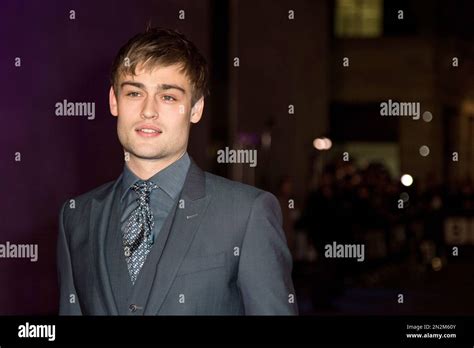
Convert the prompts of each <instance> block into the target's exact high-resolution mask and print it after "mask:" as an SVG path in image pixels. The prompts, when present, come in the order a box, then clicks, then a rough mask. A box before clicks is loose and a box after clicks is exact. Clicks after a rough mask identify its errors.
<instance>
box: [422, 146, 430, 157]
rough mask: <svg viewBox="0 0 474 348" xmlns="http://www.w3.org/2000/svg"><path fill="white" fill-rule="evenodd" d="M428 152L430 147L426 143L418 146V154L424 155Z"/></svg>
mask: <svg viewBox="0 0 474 348" xmlns="http://www.w3.org/2000/svg"><path fill="white" fill-rule="evenodd" d="M429 154H430V148H429V147H428V146H426V145H423V146H421V147H420V155H422V156H423V157H426V156H428V155H429Z"/></svg>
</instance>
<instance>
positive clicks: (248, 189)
mask: <svg viewBox="0 0 474 348" xmlns="http://www.w3.org/2000/svg"><path fill="white" fill-rule="evenodd" d="M205 175H206V185H208V186H210V187H211V188H212V191H213V192H217V193H221V194H222V195H224V196H226V197H227V198H231V197H230V196H229V195H231V196H232V198H236V197H239V198H241V199H242V198H243V199H248V200H250V201H253V200H255V199H256V197H257V196H259V195H261V194H263V193H267V194H269V195H271V196H273V194H272V193H270V192H267V191H264V190H262V189H259V188H257V187H255V186H251V185H247V184H243V183H241V182H238V181H234V180H230V179H227V178H224V177H222V176H218V175H215V174H212V173H209V172H205Z"/></svg>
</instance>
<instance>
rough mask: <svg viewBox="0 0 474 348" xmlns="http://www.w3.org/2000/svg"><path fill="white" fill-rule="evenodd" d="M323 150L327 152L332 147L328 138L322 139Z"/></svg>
mask: <svg viewBox="0 0 474 348" xmlns="http://www.w3.org/2000/svg"><path fill="white" fill-rule="evenodd" d="M323 141H324V145H325V148H324V149H325V150H329V149H330V148H331V147H332V141H331V139H329V138H323Z"/></svg>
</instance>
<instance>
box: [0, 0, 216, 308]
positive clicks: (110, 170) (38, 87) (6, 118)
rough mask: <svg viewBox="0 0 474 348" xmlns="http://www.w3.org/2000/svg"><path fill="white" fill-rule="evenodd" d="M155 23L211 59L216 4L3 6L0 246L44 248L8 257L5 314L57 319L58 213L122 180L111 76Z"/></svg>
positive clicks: (0, 274)
mask: <svg viewBox="0 0 474 348" xmlns="http://www.w3.org/2000/svg"><path fill="white" fill-rule="evenodd" d="M181 9H184V10H185V11H186V19H185V20H179V19H178V11H179V10H181ZM70 10H74V11H75V15H76V19H75V20H71V19H69V14H70V13H69V11H70ZM149 21H151V23H152V25H155V26H164V27H171V28H176V29H179V30H181V31H182V32H184V33H185V34H186V35H187V36H188V37H189V38H190V39H191V40H193V41H194V42H195V43H196V45H197V46H198V47H199V48H200V49H201V50H202V51H203V53H204V55H206V56H208V54H209V38H208V36H209V27H208V26H209V23H210V21H209V2H208V1H179V0H178V1H167V0H160V1H140V3H139V5H136V4H135V2H130V1H88V2H86V1H68V2H65V1H42V2H35V1H14V0H11V1H2V4H1V12H0V42H1V47H2V48H1V56H0V76H1V81H2V87H1V90H0V95H1V97H0V100H1V102H0V115H1V120H2V129H3V135H2V137H0V158H1V169H0V170H1V180H0V187H1V189H0V192H1V199H0V223H1V227H0V243H5V242H6V241H10V242H11V243H37V244H38V245H39V259H38V261H37V262H36V263H35V262H30V261H29V260H27V259H16V260H15V259H1V260H0V284H1V285H0V314H48V313H55V312H56V309H57V304H56V302H57V287H56V286H57V281H56V263H55V243H56V236H57V220H58V212H59V208H60V205H61V203H62V202H64V201H65V200H67V199H69V198H72V197H74V196H76V195H78V194H81V193H83V192H86V191H88V190H90V189H92V188H94V187H96V186H98V185H100V184H102V183H105V182H107V181H110V180H113V179H114V178H116V177H117V176H118V175H119V174H120V171H121V168H122V166H123V162H122V153H121V148H120V144H119V142H118V139H117V136H116V128H115V127H116V121H115V118H113V117H112V116H111V115H110V113H109V109H108V88H109V84H108V72H109V68H110V64H111V61H112V59H113V57H114V56H115V54H116V52H117V51H118V48H119V47H120V46H121V45H122V44H123V43H125V41H126V40H128V38H130V37H131V36H132V35H134V34H135V33H137V32H139V31H143V30H144V29H145V28H146V25H147V23H148V22H149ZM15 57H20V58H21V67H15V64H14V63H15ZM64 99H67V100H68V101H73V102H94V103H95V108H96V109H95V114H96V115H95V119H94V120H87V117H57V116H56V115H55V104H56V103H57V102H62V101H63V100H64ZM206 113H209V112H208V111H206ZM207 116H209V115H207ZM206 118H207V119H208V118H209V117H206V114H205V118H204V119H206ZM206 122H209V121H208V120H205V121H203V123H202V124H201V125H198V126H197V127H195V129H193V133H192V140H191V146H192V144H193V143H202V141H203V139H206V134H205V133H206ZM16 152H20V153H21V161H20V162H16V161H15V153H16ZM191 154H192V155H193V157H195V158H196V161H197V162H198V163H200V162H202V161H201V160H200V157H199V156H200V154H199V153H194V152H191ZM200 164H201V165H205V164H204V163H200ZM84 257H85V258H87V257H88V255H84Z"/></svg>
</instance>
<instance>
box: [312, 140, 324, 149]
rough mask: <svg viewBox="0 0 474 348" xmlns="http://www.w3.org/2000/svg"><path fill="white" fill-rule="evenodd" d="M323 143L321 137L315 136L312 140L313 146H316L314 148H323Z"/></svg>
mask: <svg viewBox="0 0 474 348" xmlns="http://www.w3.org/2000/svg"><path fill="white" fill-rule="evenodd" d="M324 145H326V144H325V143H324V140H323V139H320V138H316V139H314V141H313V146H314V147H315V148H316V150H324Z"/></svg>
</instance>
